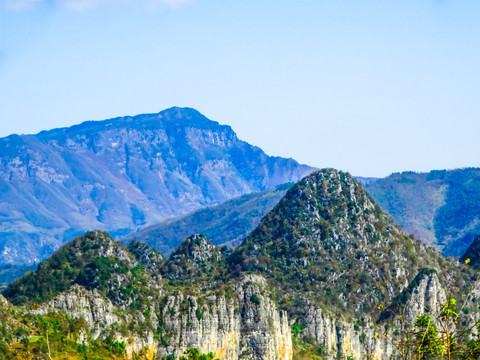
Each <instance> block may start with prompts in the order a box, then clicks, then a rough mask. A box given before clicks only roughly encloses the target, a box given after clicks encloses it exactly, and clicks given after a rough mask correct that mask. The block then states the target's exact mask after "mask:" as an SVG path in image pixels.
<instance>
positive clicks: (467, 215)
mask: <svg viewBox="0 0 480 360" xmlns="http://www.w3.org/2000/svg"><path fill="white" fill-rule="evenodd" d="M365 186H366V188H367V190H368V192H369V193H370V194H371V195H372V196H373V197H374V198H375V200H376V201H377V202H378V203H379V204H380V206H381V207H382V208H383V209H384V210H385V211H387V212H388V213H389V214H390V215H391V216H392V217H393V219H394V220H395V221H396V222H397V223H398V224H400V226H402V228H403V230H404V231H405V232H407V233H412V234H414V235H415V236H416V237H418V238H419V239H421V240H423V241H424V242H425V243H427V244H428V245H432V246H434V247H436V248H437V249H439V250H441V251H442V254H443V255H445V256H457V257H459V256H461V255H463V253H464V252H465V251H466V250H467V248H468V246H469V245H470V244H471V243H472V242H473V240H474V239H475V238H476V236H477V235H479V234H480V169H479V168H467V169H458V170H449V171H447V170H435V171H431V172H429V173H414V172H404V173H397V174H392V175H390V176H388V177H386V178H384V179H378V180H376V181H374V182H371V183H367V184H366V185H365Z"/></svg>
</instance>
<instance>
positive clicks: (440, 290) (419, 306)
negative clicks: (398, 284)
mask: <svg viewBox="0 0 480 360" xmlns="http://www.w3.org/2000/svg"><path fill="white" fill-rule="evenodd" d="M446 300H447V298H446V294H445V289H444V287H443V286H442V285H441V284H440V281H439V280H438V277H437V275H436V274H432V275H430V276H426V277H424V278H423V279H422V280H421V281H420V282H419V284H418V285H417V287H415V288H414V289H413V291H412V295H411V297H410V300H409V301H408V302H407V304H406V306H405V320H406V324H413V323H414V321H415V319H416V318H417V316H418V315H422V314H424V313H425V312H428V313H429V314H431V316H432V317H433V318H435V317H436V316H437V315H438V314H439V313H440V307H441V306H442V305H443V304H445V302H446ZM397 315H399V314H397ZM362 320H364V321H365V322H364V324H363V325H360V326H358V325H357V326H355V325H354V324H352V323H349V322H348V321H345V320H343V319H338V318H333V317H331V316H329V315H327V314H325V312H323V311H322V310H321V309H318V308H314V307H312V308H310V309H309V310H308V311H307V313H306V314H305V316H304V317H303V318H302V320H301V322H302V324H304V325H305V329H303V331H302V336H308V337H310V338H313V339H315V341H316V342H317V343H318V344H319V345H322V346H323V347H324V348H325V349H326V350H327V351H328V355H327V356H326V358H327V359H334V358H335V357H336V355H337V354H338V353H342V354H345V355H350V356H353V358H355V359H364V358H368V359H378V360H381V359H389V358H390V357H391V356H392V355H393V354H395V348H394V346H393V345H392V342H395V341H396V340H392V335H393V334H392V331H391V330H390V331H388V335H387V336H386V335H385V332H384V331H383V328H382V327H378V326H376V325H374V324H373V323H372V320H371V319H370V318H369V317H368V316H366V317H364V318H363V319H362ZM473 320H475V319H473ZM395 323H396V326H397V327H399V326H400V323H399V320H398V318H396V319H395ZM472 323H473V322H472ZM393 339H394V338H393Z"/></svg>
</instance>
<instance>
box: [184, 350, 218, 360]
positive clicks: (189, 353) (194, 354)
mask: <svg viewBox="0 0 480 360" xmlns="http://www.w3.org/2000/svg"><path fill="white" fill-rule="evenodd" d="M214 358H215V354H214V353H211V352H210V353H208V354H202V353H201V352H200V351H199V350H198V349H195V348H190V349H187V350H186V351H185V356H180V358H179V360H214ZM216 360H218V359H216Z"/></svg>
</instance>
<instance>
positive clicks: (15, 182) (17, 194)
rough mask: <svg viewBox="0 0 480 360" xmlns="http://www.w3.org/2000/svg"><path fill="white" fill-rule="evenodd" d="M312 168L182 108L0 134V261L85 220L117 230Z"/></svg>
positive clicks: (36, 254) (14, 258)
mask: <svg viewBox="0 0 480 360" xmlns="http://www.w3.org/2000/svg"><path fill="white" fill-rule="evenodd" d="M311 171H313V169H312V168H311V167H309V166H305V165H300V164H298V163H297V162H296V161H295V160H292V159H285V158H280V157H271V156H267V155H266V154H265V153H264V152H263V151H262V150H261V149H259V148H258V147H255V146H251V145H249V144H247V143H246V142H244V141H241V140H239V139H238V138H237V136H236V135H235V133H234V132H233V130H232V129H231V128H230V127H229V126H225V125H220V124H218V123H217V122H215V121H211V120H209V119H207V118H206V117H205V116H203V115H202V114H200V113H199V112H198V111H196V110H194V109H189V108H171V109H168V110H165V111H162V112H160V113H158V114H144V115H138V116H133V117H122V118H116V119H111V120H105V121H89V122H85V123H82V124H80V125H76V126H72V127H70V128H62V129H55V130H50V131H43V132H41V133H39V134H37V135H21V136H19V135H11V136H8V137H6V138H2V139H0V264H1V263H13V262H19V263H24V262H37V261H39V260H41V259H42V258H44V257H45V256H47V255H48V254H50V253H52V252H53V251H54V250H55V249H57V248H59V246H60V245H61V244H62V243H63V242H64V241H66V240H67V239H70V238H72V237H73V236H75V235H79V234H81V233H84V232H85V231H86V230H89V229H92V228H99V229H104V230H108V231H110V232H111V233H112V234H113V235H115V236H119V235H126V234H128V233H130V232H132V231H135V230H137V229H139V228H140V227H144V226H147V225H149V224H155V223H158V222H160V221H163V220H165V219H167V218H171V217H176V216H180V215H183V214H185V213H188V212H191V211H193V210H195V209H198V208H201V207H204V206H208V205H213V204H218V203H221V202H224V201H226V200H228V199H231V198H233V197H237V196H240V195H242V194H246V193H250V192H254V191H263V190H266V189H269V188H273V187H275V186H277V185H279V184H283V183H286V182H291V181H297V180H298V179H300V178H302V177H303V176H305V175H307V174H308V173H310V172H311Z"/></svg>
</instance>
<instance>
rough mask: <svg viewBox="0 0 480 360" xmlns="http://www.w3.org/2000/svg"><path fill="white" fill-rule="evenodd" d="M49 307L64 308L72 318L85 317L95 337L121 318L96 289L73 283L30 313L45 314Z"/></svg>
mask: <svg viewBox="0 0 480 360" xmlns="http://www.w3.org/2000/svg"><path fill="white" fill-rule="evenodd" d="M51 309H54V310H59V309H61V310H65V311H66V312H67V313H68V314H69V315H70V316H71V317H72V318H74V319H80V318H83V319H85V321H86V322H87V324H88V327H89V329H90V331H91V333H92V336H93V337H95V338H96V337H98V336H99V335H100V334H101V333H102V331H104V330H106V329H108V328H109V327H110V326H112V325H113V324H115V323H117V322H119V321H120V320H121V319H120V317H118V316H117V315H116V314H115V307H114V306H113V304H112V302H111V301H110V300H108V299H106V298H105V297H104V296H102V295H101V294H100V293H99V292H98V291H97V290H93V291H89V290H86V289H85V288H84V287H82V286H79V285H73V286H72V288H71V289H70V290H69V291H68V292H65V293H62V294H60V295H58V296H57V297H56V298H55V299H53V300H51V301H50V302H48V303H46V304H43V305H41V306H40V307H39V308H38V309H35V310H32V313H34V314H39V315H46V314H48V312H49V310H51Z"/></svg>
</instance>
